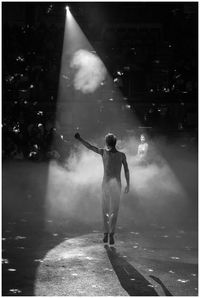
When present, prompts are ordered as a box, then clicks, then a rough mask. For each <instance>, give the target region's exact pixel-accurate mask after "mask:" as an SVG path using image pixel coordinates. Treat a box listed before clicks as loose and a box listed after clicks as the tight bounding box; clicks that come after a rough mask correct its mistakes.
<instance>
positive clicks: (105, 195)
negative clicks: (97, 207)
mask: <svg viewBox="0 0 200 298" xmlns="http://www.w3.org/2000/svg"><path fill="white" fill-rule="evenodd" d="M109 208H110V194H109V191H108V187H107V186H106V185H103V188H102V212H103V225H104V238H103V242H108V234H109Z"/></svg>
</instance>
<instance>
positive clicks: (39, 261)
mask: <svg viewBox="0 0 200 298" xmlns="http://www.w3.org/2000/svg"><path fill="white" fill-rule="evenodd" d="M34 262H38V263H43V262H44V261H43V260H42V259H35V260H34Z"/></svg>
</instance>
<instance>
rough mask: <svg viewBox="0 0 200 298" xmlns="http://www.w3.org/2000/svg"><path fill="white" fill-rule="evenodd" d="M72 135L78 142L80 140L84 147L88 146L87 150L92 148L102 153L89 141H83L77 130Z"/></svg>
mask: <svg viewBox="0 0 200 298" xmlns="http://www.w3.org/2000/svg"><path fill="white" fill-rule="evenodd" d="M74 137H75V138H76V139H77V140H79V142H81V143H82V144H83V145H84V146H85V147H86V148H88V149H89V150H92V151H94V152H96V153H98V154H101V155H102V149H99V148H97V147H95V146H93V145H91V144H90V143H88V142H87V141H85V140H84V139H83V138H81V136H80V134H79V133H78V132H77V133H76V134H75V135H74Z"/></svg>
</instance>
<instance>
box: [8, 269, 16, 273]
mask: <svg viewBox="0 0 200 298" xmlns="http://www.w3.org/2000/svg"><path fill="white" fill-rule="evenodd" d="M8 271H11V272H14V271H16V269H14V268H9V269H8Z"/></svg>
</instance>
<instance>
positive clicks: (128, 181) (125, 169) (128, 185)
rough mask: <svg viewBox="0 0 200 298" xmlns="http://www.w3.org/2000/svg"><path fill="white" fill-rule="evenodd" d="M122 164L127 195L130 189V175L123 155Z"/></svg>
mask: <svg viewBox="0 0 200 298" xmlns="http://www.w3.org/2000/svg"><path fill="white" fill-rule="evenodd" d="M122 164H123V167H124V174H125V178H126V187H125V193H128V192H129V188H130V174H129V169H128V163H127V160H126V155H125V154H123V158H122Z"/></svg>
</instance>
